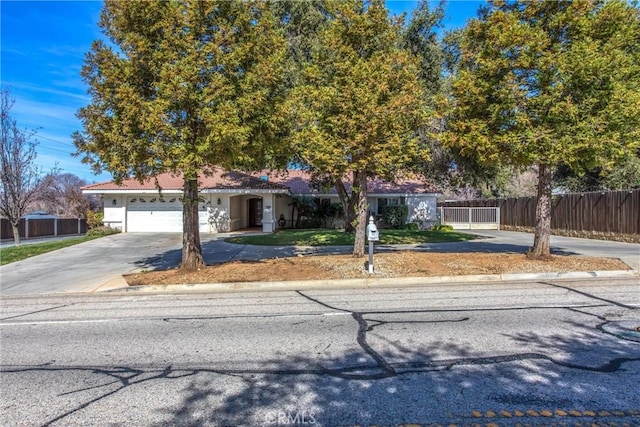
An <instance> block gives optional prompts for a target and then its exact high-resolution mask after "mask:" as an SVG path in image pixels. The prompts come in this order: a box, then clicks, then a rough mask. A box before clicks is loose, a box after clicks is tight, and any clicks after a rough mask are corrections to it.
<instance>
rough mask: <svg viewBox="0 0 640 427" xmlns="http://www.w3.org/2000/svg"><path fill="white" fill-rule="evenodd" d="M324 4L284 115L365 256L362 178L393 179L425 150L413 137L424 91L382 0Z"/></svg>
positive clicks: (303, 156)
mask: <svg viewBox="0 0 640 427" xmlns="http://www.w3.org/2000/svg"><path fill="white" fill-rule="evenodd" d="M323 6H324V8H325V13H326V15H327V21H326V23H325V24H324V25H323V26H322V28H320V29H319V31H318V33H317V35H316V40H315V43H312V44H311V45H310V52H309V55H308V60H307V61H306V63H305V64H304V66H303V69H302V71H301V81H300V84H298V85H296V88H295V89H294V90H293V92H292V96H291V108H290V112H291V115H290V116H291V117H292V123H293V124H294V127H295V129H294V140H295V144H296V145H295V147H296V153H297V154H298V156H299V157H300V159H301V160H302V161H303V162H304V163H305V164H307V165H309V166H310V167H311V169H312V170H313V171H314V172H315V173H316V174H317V175H321V176H325V177H329V180H330V182H331V183H332V184H333V185H334V186H335V188H336V189H337V191H338V194H339V196H340V199H341V201H342V204H343V207H344V211H345V216H346V219H347V225H348V226H355V243H354V250H353V254H354V256H363V255H364V246H365V226H366V224H367V213H368V204H367V178H370V177H374V176H381V177H384V178H387V179H392V178H393V177H394V176H395V175H396V174H397V173H399V172H401V171H402V170H403V169H404V168H405V167H406V166H407V165H408V164H409V162H410V161H411V160H412V159H413V158H414V157H415V156H417V155H426V152H424V151H423V152H421V151H420V150H419V144H418V138H417V129H418V127H419V125H420V124H421V123H422V122H423V118H424V115H425V107H424V106H425V96H424V94H423V87H422V86H421V85H420V82H419V79H418V74H419V67H418V59H417V58H416V56H415V55H413V54H412V53H411V52H410V51H409V50H408V49H407V48H406V47H405V45H404V41H403V38H402V33H403V29H402V24H401V22H400V21H399V20H395V19H392V18H390V17H389V15H388V11H387V9H386V8H385V5H384V2H382V1H371V2H369V1H359V0H349V1H327V2H325V3H324V4H323ZM346 179H348V180H349V181H350V183H351V188H350V190H349V188H348V186H346V185H345V180H346Z"/></svg>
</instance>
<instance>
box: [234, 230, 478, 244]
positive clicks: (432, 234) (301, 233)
mask: <svg viewBox="0 0 640 427" xmlns="http://www.w3.org/2000/svg"><path fill="white" fill-rule="evenodd" d="M475 238H476V236H472V235H470V234H464V233H458V232H455V231H413V230H386V229H385V230H380V241H379V242H377V243H378V244H383V245H399V244H416V243H441V242H461V241H465V240H473V239H475ZM226 241H227V242H229V243H238V244H242V245H263V246H338V245H353V235H352V234H347V233H345V232H344V231H341V230H326V229H317V230H281V231H278V232H277V233H274V234H263V235H260V236H238V237H231V238H229V239H226Z"/></svg>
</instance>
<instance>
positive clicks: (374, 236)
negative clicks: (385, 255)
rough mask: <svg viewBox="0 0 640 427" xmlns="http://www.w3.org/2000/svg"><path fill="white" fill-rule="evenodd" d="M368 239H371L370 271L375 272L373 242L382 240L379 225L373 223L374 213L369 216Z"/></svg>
mask: <svg viewBox="0 0 640 427" xmlns="http://www.w3.org/2000/svg"><path fill="white" fill-rule="evenodd" d="M367 240H368V241H369V265H368V267H369V273H371V274H373V242H377V241H378V240H380V235H379V234H378V227H376V225H375V224H374V223H373V215H371V216H370V217H369V224H368V225H367Z"/></svg>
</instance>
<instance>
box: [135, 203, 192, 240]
mask: <svg viewBox="0 0 640 427" xmlns="http://www.w3.org/2000/svg"><path fill="white" fill-rule="evenodd" d="M127 231H128V232H130V233H136V232H138V233H143V232H156V233H170V232H175V233H180V232H182V202H180V200H179V199H178V198H177V197H167V196H165V197H163V198H160V197H158V196H142V197H134V198H131V199H130V200H129V205H128V209H127Z"/></svg>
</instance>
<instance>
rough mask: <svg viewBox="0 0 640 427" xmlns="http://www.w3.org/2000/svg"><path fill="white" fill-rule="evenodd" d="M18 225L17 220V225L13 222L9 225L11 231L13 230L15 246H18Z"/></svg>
mask: <svg viewBox="0 0 640 427" xmlns="http://www.w3.org/2000/svg"><path fill="white" fill-rule="evenodd" d="M19 224H20V220H18V223H16V224H14V223H13V222H12V223H11V229H12V230H13V243H14V244H15V245H16V246H19V245H20V228H19Z"/></svg>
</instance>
